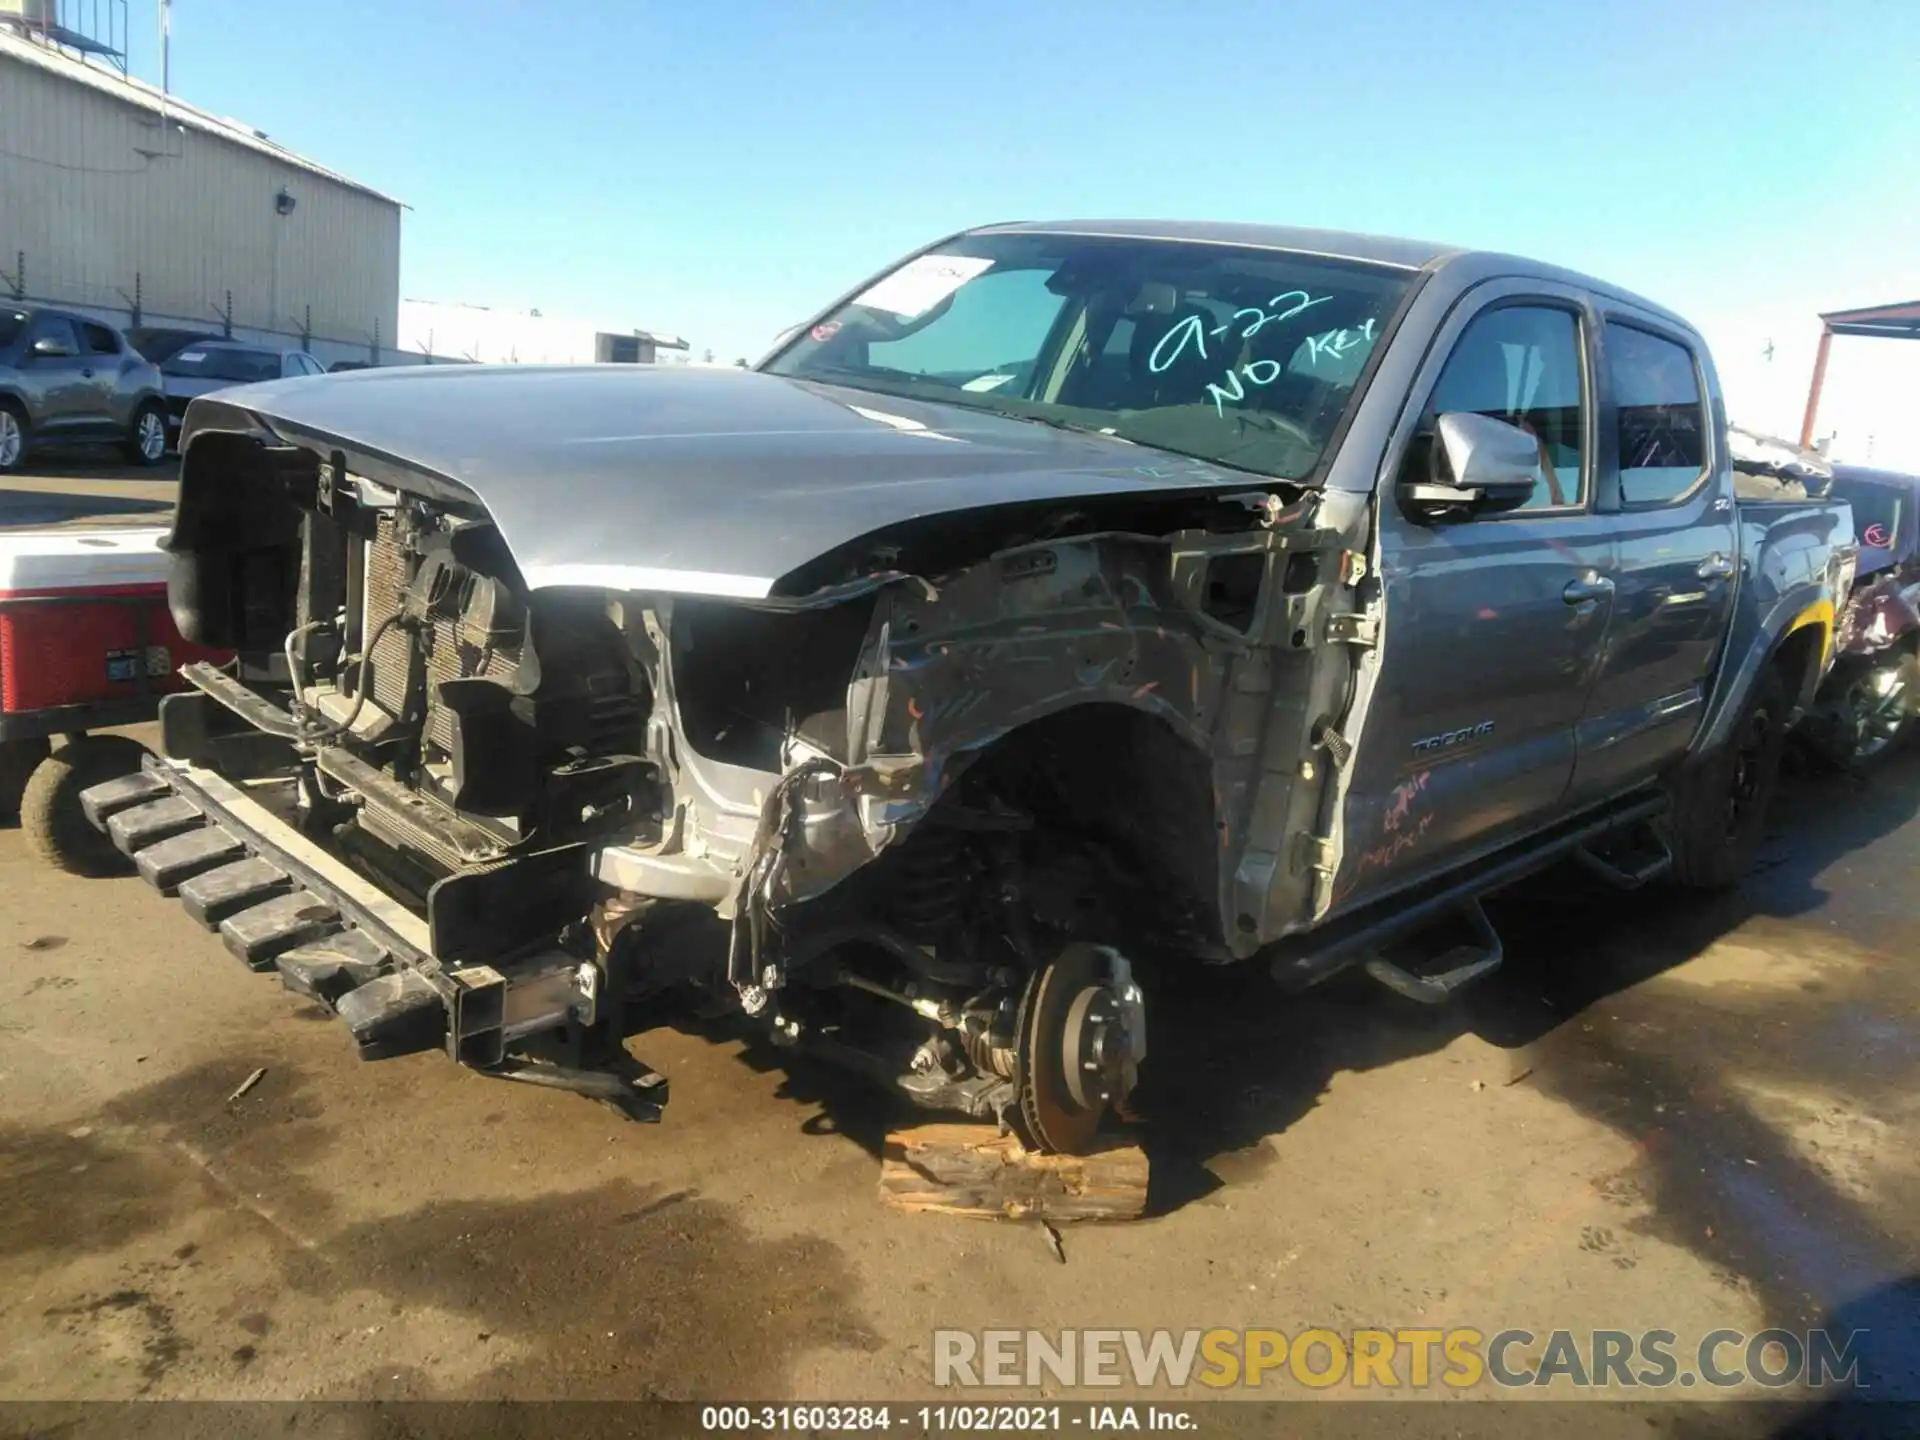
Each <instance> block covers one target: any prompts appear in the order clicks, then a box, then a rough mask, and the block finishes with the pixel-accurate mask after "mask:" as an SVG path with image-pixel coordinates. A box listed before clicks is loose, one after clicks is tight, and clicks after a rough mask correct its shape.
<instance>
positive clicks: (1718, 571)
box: [1694, 555, 1733, 580]
mask: <svg viewBox="0 0 1920 1440" xmlns="http://www.w3.org/2000/svg"><path fill="white" fill-rule="evenodd" d="M1694 573H1696V574H1697V575H1699V577H1700V578H1701V579H1702V580H1731V579H1732V578H1733V561H1731V560H1729V559H1728V558H1727V557H1726V556H1724V555H1709V556H1708V557H1707V558H1706V559H1704V560H1702V561H1701V562H1700V568H1699V570H1697V571H1696V572H1694Z"/></svg>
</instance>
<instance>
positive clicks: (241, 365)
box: [160, 340, 327, 434]
mask: <svg viewBox="0 0 1920 1440" xmlns="http://www.w3.org/2000/svg"><path fill="white" fill-rule="evenodd" d="M326 373H327V367H326V366H324V365H322V364H321V363H320V362H319V361H318V360H316V359H314V358H313V356H311V355H309V354H307V352H306V351H304V350H274V349H270V348H268V347H267V346H264V345H248V344H245V343H244V342H242V341H238V340H200V341H196V342H194V343H193V344H190V345H186V346H183V347H181V348H180V349H179V350H176V351H175V352H174V353H173V354H172V355H170V356H168V357H167V358H166V360H164V361H163V362H162V363H161V366H160V375H161V379H162V383H163V384H164V385H165V387H166V392H167V428H168V431H169V433H170V434H172V433H177V432H178V431H179V428H180V417H181V416H182V415H185V414H186V413H187V402H188V401H189V400H192V399H194V398H195V397H196V396H200V395H207V394H211V393H212V392H213V391H215V390H225V389H227V388H228V387H229V386H232V385H251V384H253V383H255V382H256V381H260V380H293V379H297V378H298V377H300V376H302V375H324V374H326Z"/></svg>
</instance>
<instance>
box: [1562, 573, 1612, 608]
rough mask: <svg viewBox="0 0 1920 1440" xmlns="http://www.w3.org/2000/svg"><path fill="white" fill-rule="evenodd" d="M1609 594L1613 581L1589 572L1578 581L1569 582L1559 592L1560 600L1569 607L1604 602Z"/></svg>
mask: <svg viewBox="0 0 1920 1440" xmlns="http://www.w3.org/2000/svg"><path fill="white" fill-rule="evenodd" d="M1611 594H1613V581H1611V580H1609V579H1608V578H1607V577H1606V576H1604V575H1601V574H1597V573H1596V572H1594V571H1592V570H1589V571H1588V572H1587V573H1586V574H1584V575H1582V576H1581V577H1580V578H1579V579H1578V580H1569V581H1568V582H1567V588H1566V589H1564V590H1562V591H1561V592H1560V598H1561V599H1562V600H1565V601H1566V602H1567V604H1569V605H1584V604H1586V603H1587V602H1588V601H1589V600H1604V599H1606V598H1607V596H1609V595H1611Z"/></svg>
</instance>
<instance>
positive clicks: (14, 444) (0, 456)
mask: <svg viewBox="0 0 1920 1440" xmlns="http://www.w3.org/2000/svg"><path fill="white" fill-rule="evenodd" d="M0 414H3V415H5V416H6V417H7V418H6V420H5V421H0V475H17V474H19V473H20V472H21V471H22V470H24V469H25V468H26V465H27V451H29V450H31V449H32V448H33V425H32V423H31V422H30V421H29V420H28V419H27V412H26V411H25V410H24V409H22V408H21V407H20V405H19V404H18V403H17V402H16V401H13V400H0Z"/></svg>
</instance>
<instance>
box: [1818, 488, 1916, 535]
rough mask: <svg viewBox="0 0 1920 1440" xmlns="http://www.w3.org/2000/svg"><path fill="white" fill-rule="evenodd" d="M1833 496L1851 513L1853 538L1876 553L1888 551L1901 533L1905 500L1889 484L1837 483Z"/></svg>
mask: <svg viewBox="0 0 1920 1440" xmlns="http://www.w3.org/2000/svg"><path fill="white" fill-rule="evenodd" d="M1833 495H1834V497H1835V498H1836V499H1840V500H1844V501H1846V502H1847V504H1848V506H1849V507H1851V508H1852V510H1853V536H1854V539H1856V540H1858V541H1859V542H1860V543H1861V544H1862V545H1866V546H1869V547H1871V548H1872V549H1875V550H1890V549H1892V548H1893V543H1894V540H1895V539H1896V538H1897V537H1898V536H1899V534H1900V512H1901V509H1902V504H1903V501H1904V499H1905V497H1904V496H1902V495H1901V493H1900V492H1899V491H1898V490H1895V489H1893V488H1892V487H1891V486H1888V485H1867V484H1862V483H1861V482H1860V481H1858V480H1836V481H1834V482H1833Z"/></svg>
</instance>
